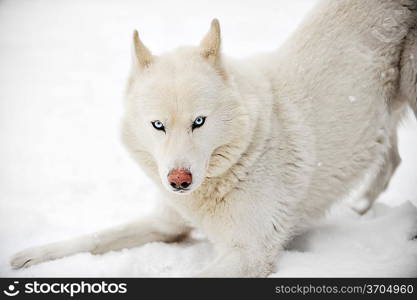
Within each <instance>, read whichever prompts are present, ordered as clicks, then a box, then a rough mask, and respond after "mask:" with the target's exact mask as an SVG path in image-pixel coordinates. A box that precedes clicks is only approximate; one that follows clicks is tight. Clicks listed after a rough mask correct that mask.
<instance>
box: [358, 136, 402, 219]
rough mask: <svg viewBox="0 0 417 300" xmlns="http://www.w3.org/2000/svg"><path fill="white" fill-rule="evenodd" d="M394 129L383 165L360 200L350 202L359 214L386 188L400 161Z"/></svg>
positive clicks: (363, 212) (369, 206)
mask: <svg viewBox="0 0 417 300" xmlns="http://www.w3.org/2000/svg"><path fill="white" fill-rule="evenodd" d="M395 130H396V129H394V133H393V134H392V136H391V138H390V144H391V145H390V149H389V150H388V152H387V154H386V156H385V158H384V163H383V165H382V166H381V168H380V169H379V171H378V173H377V175H376V176H375V178H374V179H373V181H371V184H370V185H369V187H368V189H367V190H366V191H365V194H364V195H363V196H362V199H361V201H356V202H354V203H352V208H353V209H354V210H355V211H356V212H357V213H359V214H361V215H362V214H365V213H366V212H367V211H368V210H369V209H370V208H371V207H372V204H373V203H374V202H375V200H376V199H378V197H379V195H380V194H381V193H382V192H384V191H385V190H386V189H387V187H388V185H389V182H390V180H391V177H392V176H393V175H394V173H395V170H396V169H397V168H398V166H399V165H400V163H401V157H400V154H399V153H398V145H397V134H396V132H395Z"/></svg>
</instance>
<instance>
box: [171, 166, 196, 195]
mask: <svg viewBox="0 0 417 300" xmlns="http://www.w3.org/2000/svg"><path fill="white" fill-rule="evenodd" d="M168 182H169V184H170V185H171V187H172V188H173V189H175V190H176V191H181V190H186V189H187V188H188V187H189V186H190V185H191V183H192V182H193V176H192V174H191V172H190V171H189V170H187V169H172V170H171V171H170V172H169V173H168Z"/></svg>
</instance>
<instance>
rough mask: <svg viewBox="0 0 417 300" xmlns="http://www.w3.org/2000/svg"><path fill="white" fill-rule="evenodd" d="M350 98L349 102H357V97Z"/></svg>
mask: <svg viewBox="0 0 417 300" xmlns="http://www.w3.org/2000/svg"><path fill="white" fill-rule="evenodd" d="M348 98H349V101H350V102H352V103H353V102H355V101H356V97H355V96H349V97H348Z"/></svg>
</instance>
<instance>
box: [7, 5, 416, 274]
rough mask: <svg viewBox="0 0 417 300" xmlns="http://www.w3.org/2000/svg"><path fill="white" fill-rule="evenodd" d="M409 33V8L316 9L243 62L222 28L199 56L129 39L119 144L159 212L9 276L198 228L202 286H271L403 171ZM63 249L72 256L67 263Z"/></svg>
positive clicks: (412, 85)
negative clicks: (205, 254)
mask: <svg viewBox="0 0 417 300" xmlns="http://www.w3.org/2000/svg"><path fill="white" fill-rule="evenodd" d="M416 26H417V1H414V0H369V1H363V0H324V1H322V2H321V3H320V4H319V5H318V6H317V7H316V8H315V9H313V10H312V11H311V12H310V13H309V15H308V16H307V17H306V20H305V21H304V22H303V23H302V24H301V25H300V26H299V28H298V29H297V30H296V32H294V34H293V35H292V36H291V37H290V39H289V40H288V41H287V42H286V43H285V44H284V45H282V46H281V47H280V48H279V49H278V50H277V51H275V52H272V53H267V54H262V55H259V56H256V57H253V58H250V59H247V60H234V59H231V58H228V57H225V56H224V55H222V53H221V35H220V26H219V23H218V21H217V20H214V21H213V23H212V26H211V29H210V31H209V32H208V33H207V35H206V36H205V38H204V39H203V40H202V42H201V44H200V46H199V47H183V48H179V49H176V50H174V51H172V52H169V53H166V54H164V55H161V56H158V57H156V56H153V55H152V54H151V52H150V51H149V50H148V48H147V47H146V46H145V45H144V44H143V43H142V41H141V40H140V39H139V36H138V34H137V32H135V34H134V59H133V66H132V71H131V75H130V78H129V82H128V86H127V92H126V115H125V119H124V126H123V141H124V143H125V144H126V146H127V148H128V149H129V151H130V153H131V154H132V156H133V157H134V159H135V160H136V161H137V163H138V164H139V165H140V167H141V168H142V169H143V170H144V171H145V172H146V174H147V175H148V176H149V177H150V178H152V179H153V180H154V182H155V183H156V185H158V186H159V187H160V194H161V199H160V200H161V204H160V207H159V210H158V211H157V212H155V215H154V216H151V217H149V219H146V220H140V221H138V222H134V223H131V224H128V225H126V226H122V227H120V228H116V229H112V230H108V231H104V232H101V233H96V234H94V235H87V236H85V237H81V238H80V239H78V240H77V241H66V242H61V243H56V244H52V245H49V246H44V247H41V248H36V249H29V250H26V251H23V252H21V253H19V254H17V256H15V258H14V260H13V261H12V264H13V265H14V266H15V267H21V266H23V265H25V266H28V265H31V264H33V263H37V262H40V261H43V260H45V259H47V258H45V257H44V256H45V255H43V256H42V253H44V252H45V251H48V253H53V254H52V255H49V257H48V258H56V257H61V256H63V255H68V254H72V253H74V252H78V251H90V252H93V253H103V252H105V251H109V250H115V249H121V248H125V247H132V246H137V245H141V244H143V243H146V242H149V241H157V240H158V241H167V242H169V241H175V240H178V239H179V238H181V237H183V236H184V235H186V234H188V232H189V231H190V230H191V229H192V228H199V229H200V230H202V231H203V232H204V233H205V234H206V235H207V238H208V239H209V240H210V241H212V242H213V244H214V245H215V246H216V249H217V251H218V258H217V259H216V260H215V261H214V262H213V264H212V265H211V266H209V267H208V268H207V269H206V270H203V271H202V272H201V273H200V274H197V276H204V277H207V276H208V277H212V276H266V275H268V274H269V273H271V272H272V270H273V265H274V261H275V260H276V258H277V256H278V255H279V252H280V250H281V249H283V247H285V245H286V243H287V242H288V241H289V240H291V238H292V237H293V236H294V235H295V234H296V233H297V232H299V231H300V230H302V229H303V228H304V227H305V226H307V225H308V223H309V222H310V221H311V220H312V219H315V218H317V217H319V216H321V215H322V214H323V213H324V212H325V211H326V209H327V208H329V206H330V205H331V204H332V203H334V202H335V201H337V200H340V199H342V198H345V197H347V196H348V195H349V194H350V193H351V192H352V190H354V189H357V188H358V187H360V188H361V192H360V194H359V197H360V198H364V199H366V201H365V202H364V201H362V202H361V205H357V206H354V209H355V210H357V211H358V212H359V213H364V212H365V211H366V210H367V209H368V208H369V207H370V205H371V204H372V202H373V201H374V200H375V199H376V198H377V197H378V195H379V194H380V193H381V192H382V191H383V190H384V189H385V188H386V186H387V185H388V183H389V179H390V178H391V175H392V174H393V172H394V171H395V169H396V167H397V166H398V164H399V163H400V158H399V155H398V151H397V138H396V129H397V124H398V122H399V121H400V120H401V118H402V117H403V115H404V111H405V109H406V108H407V106H410V107H411V108H412V109H413V110H414V112H415V113H417V27H416ZM198 117H204V120H205V122H204V125H201V127H198V128H195V127H194V123H193V122H195V121H194V120H197V118H198ZM155 122H159V123H155ZM155 124H158V126H157V127H155V126H156V125H155ZM161 126H162V127H161ZM172 170H187V172H188V173H189V174H192V183H191V185H190V186H189V188H187V189H181V190H175V189H173V188H172V184H171V185H170V181H169V180H168V179H167V178H168V177H169V176H168V174H170V172H171V171H172ZM188 173H187V174H188ZM190 176H191V175H190ZM363 203H365V205H364V204H363ZM69 243H72V245H74V243H76V244H77V245H79V246H78V247H72V248H71V247H70V249H69V250H67V251H66V250H63V248H65V245H67V246H68V245H69ZM66 248H67V249H68V247H66ZM74 249H75V250H74ZM190 275H191V274H190Z"/></svg>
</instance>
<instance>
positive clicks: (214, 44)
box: [200, 19, 221, 66]
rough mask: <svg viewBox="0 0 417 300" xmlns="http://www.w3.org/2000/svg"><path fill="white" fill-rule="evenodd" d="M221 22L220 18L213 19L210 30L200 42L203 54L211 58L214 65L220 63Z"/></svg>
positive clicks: (204, 56)
mask: <svg viewBox="0 0 417 300" xmlns="http://www.w3.org/2000/svg"><path fill="white" fill-rule="evenodd" d="M220 45H221V36H220V24H219V20H217V19H213V21H211V27H210V30H209V32H207V34H206V36H205V37H204V38H203V40H202V41H201V43H200V49H201V56H202V57H203V58H205V59H207V60H209V61H210V62H211V63H212V64H213V65H217V66H218V65H219V64H220V56H221V55H220Z"/></svg>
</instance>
